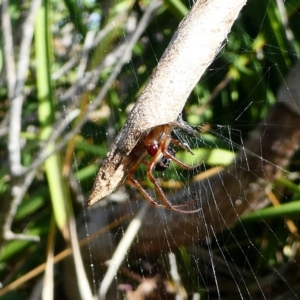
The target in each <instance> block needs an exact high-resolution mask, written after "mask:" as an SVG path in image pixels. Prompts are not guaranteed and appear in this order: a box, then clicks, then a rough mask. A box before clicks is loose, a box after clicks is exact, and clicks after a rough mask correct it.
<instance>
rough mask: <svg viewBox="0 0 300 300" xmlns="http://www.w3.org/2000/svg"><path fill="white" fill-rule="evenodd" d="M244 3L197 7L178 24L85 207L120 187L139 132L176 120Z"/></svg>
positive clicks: (209, 3) (199, 4) (205, 3)
mask: <svg viewBox="0 0 300 300" xmlns="http://www.w3.org/2000/svg"><path fill="white" fill-rule="evenodd" d="M245 3H246V0H235V1H223V0H210V1H204V0H201V1H200V0H199V1H197V3H196V4H195V5H194V7H193V8H192V10H191V11H190V13H189V14H188V15H187V16H186V17H185V18H184V19H183V21H182V22H181V23H180V25H179V28H178V30H177V32H176V33H175V34H174V36H173V38H172V40H171V42H170V44H169V46H168V48H167V49H166V51H165V52H164V54H163V56H162V57H161V59H160V61H159V63H158V66H157V68H156V69H155V71H154V73H153V74H152V76H151V78H150V79H149V83H148V85H147V86H146V88H145V90H144V91H143V93H142V94H141V95H140V97H139V99H138V101H137V102H136V104H135V106H134V107H133V109H132V111H131V113H130V115H129V117H128V119H127V121H126V123H125V125H124V126H123V128H122V130H121V131H120V132H119V134H118V136H117V138H116V141H115V143H114V144H113V145H112V147H111V149H110V151H109V153H108V154H107V157H106V159H105V161H104V163H103V165H102V167H101V168H100V170H99V172H98V174H97V177H96V180H95V183H94V187H93V191H92V194H91V196H90V198H89V200H88V202H87V205H92V204H93V203H95V202H97V201H99V200H101V199H102V198H103V197H105V196H107V195H109V194H110V193H111V192H112V191H113V190H114V189H115V188H117V187H118V186H119V185H120V184H122V182H123V181H124V179H125V177H126V175H127V170H128V167H129V166H130V165H131V164H132V159H131V158H130V157H129V156H128V154H129V153H130V151H131V150H132V149H133V148H134V146H135V145H136V143H137V142H138V140H139V139H140V137H141V135H142V134H143V132H145V131H146V130H147V129H149V128H151V127H154V126H157V125H161V124H166V123H169V122H173V121H175V120H176V119H177V117H178V115H179V114H180V113H181V111H182V108H183V106H184V104H185V102H186V100H187V98H188V96H189V94H190V93H191V91H192V89H193V87H194V86H195V85H196V84H197V82H198V81H199V79H200V77H201V76H202V74H203V73H204V71H205V70H206V68H207V67H208V66H209V65H210V64H211V62H212V61H213V59H214V57H215V55H216V54H217V53H218V52H219V51H220V49H221V47H222V45H223V44H222V43H223V42H224V40H225V39H226V36H227V34H228V33H229V31H230V29H231V26H232V24H233V22H234V21H235V19H236V18H237V16H238V14H239V12H240V10H241V8H242V7H243V6H244V5H245ZM216 20H217V21H216Z"/></svg>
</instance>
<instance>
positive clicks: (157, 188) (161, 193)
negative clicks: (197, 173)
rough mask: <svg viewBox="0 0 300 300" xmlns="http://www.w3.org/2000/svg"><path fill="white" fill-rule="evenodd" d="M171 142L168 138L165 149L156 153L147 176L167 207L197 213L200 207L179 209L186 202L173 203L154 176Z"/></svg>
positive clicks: (163, 146) (181, 211) (182, 211)
mask: <svg viewBox="0 0 300 300" xmlns="http://www.w3.org/2000/svg"><path fill="white" fill-rule="evenodd" d="M169 143H170V141H168V140H166V141H165V143H164V145H162V148H163V150H160V149H159V150H158V152H157V153H156V155H155V156H154V157H153V158H152V159H151V161H150V162H149V165H148V168H147V176H148V178H149V179H150V181H151V182H152V184H153V186H154V188H155V190H156V192H157V194H158V195H159V197H160V199H161V201H162V203H163V204H164V207H165V208H168V209H170V210H174V211H177V212H180V213H195V212H198V211H199V210H200V208H198V209H195V210H182V209H179V208H178V207H182V206H185V204H183V205H173V204H172V203H171V202H170V201H169V200H168V199H167V197H166V196H165V193H164V191H163V190H162V188H161V187H160V185H159V183H158V181H157V179H156V178H155V177H154V176H153V173H152V171H153V169H154V168H155V166H156V164H157V163H158V162H159V161H160V160H161V159H162V157H163V155H164V154H165V153H166V151H165V147H166V145H167V146H168V145H169ZM171 159H173V158H172V156H171ZM179 162H180V161H179ZM186 166H188V165H186ZM188 167H189V166H188Z"/></svg>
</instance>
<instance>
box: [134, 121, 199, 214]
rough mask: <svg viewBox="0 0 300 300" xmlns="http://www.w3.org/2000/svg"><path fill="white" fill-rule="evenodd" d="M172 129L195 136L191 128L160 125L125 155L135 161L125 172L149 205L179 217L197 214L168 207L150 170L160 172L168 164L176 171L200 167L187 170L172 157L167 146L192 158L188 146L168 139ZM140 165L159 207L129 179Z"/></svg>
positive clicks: (141, 188)
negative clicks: (175, 164)
mask: <svg viewBox="0 0 300 300" xmlns="http://www.w3.org/2000/svg"><path fill="white" fill-rule="evenodd" d="M175 128H181V129H183V130H186V131H189V132H192V133H195V131H194V130H193V129H192V128H191V127H189V126H188V125H186V124H182V123H179V122H173V123H168V124H163V125H159V126H156V127H153V128H151V129H150V131H148V132H147V133H146V134H144V136H143V137H142V138H141V139H140V141H139V143H138V144H137V145H136V146H135V147H134V149H133V150H132V151H131V152H130V154H129V155H131V156H132V157H133V158H134V159H136V161H135V162H134V163H133V164H132V165H131V166H130V169H129V171H128V179H129V181H130V182H131V183H132V184H133V185H134V186H135V187H136V188H137V189H138V190H139V192H140V193H141V194H142V195H143V196H144V198H145V199H146V200H147V201H148V202H149V203H150V204H151V205H153V206H156V207H164V208H168V209H170V210H174V211H177V212H182V213H194V212H197V211H199V209H196V210H181V209H180V207H182V206H183V205H172V203H171V202H170V201H169V200H168V199H167V197H166V196H165V194H164V192H163V190H162V188H161V186H160V184H159V181H158V180H157V179H156V178H155V177H154V175H153V173H152V172H153V170H155V171H158V172H162V171H164V170H166V169H168V167H169V165H170V162H171V161H173V162H175V163H177V164H178V165H179V166H180V167H182V168H183V169H186V170H191V169H194V168H197V167H198V166H200V165H201V164H202V161H200V162H199V163H197V164H196V165H194V166H190V165H187V164H185V163H184V162H182V161H180V160H179V159H178V158H176V157H175V150H174V149H172V148H171V147H170V144H171V143H172V144H174V145H175V146H177V147H180V148H182V149H184V150H186V151H188V152H190V153H191V154H193V152H192V151H191V149H190V148H189V147H188V145H185V144H182V143H181V142H180V141H179V140H178V139H176V138H173V137H172V136H171V133H172V131H173V130H174V129H175ZM147 156H150V157H151V159H150V161H146V158H147ZM142 163H145V164H146V165H147V171H146V172H147V177H148V178H149V180H150V181H151V182H152V184H153V186H154V189H155V191H156V192H157V194H158V196H159V198H160V200H161V201H162V204H158V203H157V202H156V201H155V200H154V199H153V198H152V197H151V196H150V195H149V194H148V193H147V191H146V190H145V189H144V188H143V187H142V185H141V184H140V183H139V182H138V181H137V180H136V179H135V178H134V176H133V175H134V173H135V171H136V169H137V168H138V167H139V166H140V165H141V164H142ZM184 205H185V204H184Z"/></svg>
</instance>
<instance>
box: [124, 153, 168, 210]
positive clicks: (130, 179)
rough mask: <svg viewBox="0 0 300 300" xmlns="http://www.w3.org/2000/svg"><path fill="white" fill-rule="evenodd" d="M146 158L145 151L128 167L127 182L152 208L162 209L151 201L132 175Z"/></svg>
mask: <svg viewBox="0 0 300 300" xmlns="http://www.w3.org/2000/svg"><path fill="white" fill-rule="evenodd" d="M147 156H148V154H147V152H146V151H145V152H144V153H143V154H142V155H141V156H140V158H139V159H138V160H137V161H136V162H135V163H134V164H133V165H132V166H131V167H130V169H129V172H128V179H129V181H130V182H131V183H132V184H133V185H134V186H135V187H136V188H137V189H138V190H139V192H140V193H141V194H142V195H143V197H144V198H145V199H146V200H147V201H148V202H149V203H150V204H151V205H153V206H157V207H164V205H160V204H158V203H157V202H155V201H154V200H153V198H152V197H151V196H150V195H149V194H148V193H147V191H146V190H145V189H144V188H143V187H142V185H141V184H140V183H139V182H138V181H137V180H136V179H135V178H134V176H133V174H134V172H135V171H136V169H137V168H138V167H139V166H140V164H141V163H143V162H144V159H145V158H146V157H147Z"/></svg>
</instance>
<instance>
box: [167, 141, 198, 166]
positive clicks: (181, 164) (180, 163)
mask: <svg viewBox="0 0 300 300" xmlns="http://www.w3.org/2000/svg"><path fill="white" fill-rule="evenodd" d="M175 141H176V140H175ZM177 142H178V141H177ZM172 143H174V141H173V139H172ZM179 143H180V142H179ZM174 144H175V143H174ZM176 145H177V144H176ZM162 152H163V155H164V156H165V157H167V158H168V159H171V160H173V161H174V162H176V163H177V164H178V165H179V166H180V167H181V168H183V169H185V170H193V169H195V168H198V167H199V166H201V165H202V164H203V160H201V161H200V162H198V163H197V164H195V165H193V166H191V165H188V164H185V163H184V162H182V161H181V160H179V159H178V158H176V157H175V156H174V155H173V154H171V153H169V152H168V149H163V151H162ZM191 153H192V152H191Z"/></svg>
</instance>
